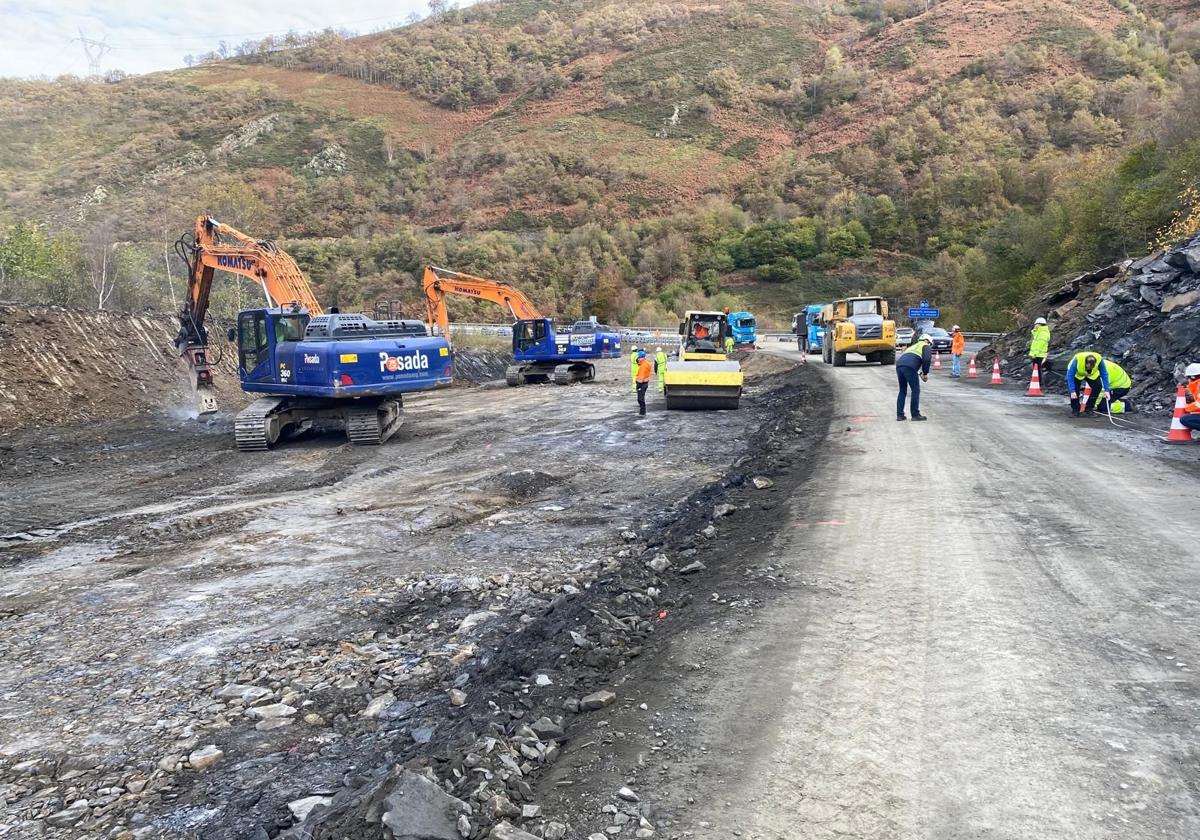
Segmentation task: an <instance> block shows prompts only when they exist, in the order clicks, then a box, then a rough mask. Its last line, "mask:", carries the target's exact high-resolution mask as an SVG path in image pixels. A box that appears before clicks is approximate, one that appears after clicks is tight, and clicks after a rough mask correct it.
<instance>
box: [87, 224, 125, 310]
mask: <svg viewBox="0 0 1200 840" xmlns="http://www.w3.org/2000/svg"><path fill="white" fill-rule="evenodd" d="M116 227H117V226H116V222H114V221H113V220H112V218H111V217H107V216H105V217H103V218H101V219H100V220H99V221H98V222H96V224H95V226H94V227H93V228H92V229H91V230H90V231H88V236H87V239H86V240H85V241H84V250H85V252H86V257H87V268H88V281H89V282H90V283H91V284H92V292H93V294H94V295H95V301H96V308H97V309H103V308H104V307H105V306H106V305H107V304H108V301H109V298H111V297H112V293H113V292H114V291H115V290H116V286H117V261H116V247H117V243H116Z"/></svg>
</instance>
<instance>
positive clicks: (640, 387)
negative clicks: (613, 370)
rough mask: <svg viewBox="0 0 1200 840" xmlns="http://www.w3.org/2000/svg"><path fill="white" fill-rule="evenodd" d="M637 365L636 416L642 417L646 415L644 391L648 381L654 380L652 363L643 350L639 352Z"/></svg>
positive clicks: (648, 384) (648, 383)
mask: <svg viewBox="0 0 1200 840" xmlns="http://www.w3.org/2000/svg"><path fill="white" fill-rule="evenodd" d="M637 363H638V366H637V377H636V381H637V398H638V414H643V415H644V414H645V413H646V389H647V388H649V387H650V380H651V379H653V378H654V362H652V361H650V359H649V357H648V356H647V355H646V351H645V350H639V351H638V354H637Z"/></svg>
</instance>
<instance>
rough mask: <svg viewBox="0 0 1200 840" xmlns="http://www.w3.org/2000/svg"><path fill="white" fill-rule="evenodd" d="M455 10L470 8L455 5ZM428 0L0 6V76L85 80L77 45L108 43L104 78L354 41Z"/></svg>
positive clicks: (90, 1) (49, 1)
mask: <svg viewBox="0 0 1200 840" xmlns="http://www.w3.org/2000/svg"><path fill="white" fill-rule="evenodd" d="M460 5H468V4H467V3H460ZM413 12H418V13H420V14H422V15H424V14H426V13H427V12H428V5H427V1H426V0H354V2H352V3H330V2H329V0H287V2H280V0H253V1H252V2H246V0H200V1H199V2H190V3H182V2H171V0H0V76H8V77H12V76H18V77H28V76H49V77H51V78H53V77H54V76H58V75H62V74H65V73H71V74H75V75H77V76H85V75H87V73H88V60H87V56H86V55H85V53H84V49H83V45H82V44H81V43H79V41H78V39H79V37H80V34H79V32H80V30H81V29H82V30H83V33H84V35H85V36H86V37H88V38H91V39H94V40H96V41H106V42H107V43H108V45H109V46H110V47H111V50H109V51H107V52H105V53H104V56H103V59H102V61H101V70H102V72H107V71H109V70H124V71H125V72H126V73H148V72H151V71H153V70H168V69H171V68H174V67H183V66H184V61H183V58H184V56H185V55H188V54H192V55H200V54H201V53H206V52H210V51H212V50H215V49H216V48H217V43H218V42H219V41H221V40H224V41H227V42H229V43H230V44H231V45H233V44H237V43H240V42H241V41H244V40H248V39H260V38H262V37H264V36H266V35H282V34H284V33H286V32H287V31H288V30H290V29H294V30H296V31H297V32H311V31H313V30H319V29H325V28H327V27H332V28H334V29H348V30H351V31H353V32H357V33H360V34H361V33H367V32H372V31H374V30H377V29H384V28H388V27H389V26H399V25H401V24H403V23H404V22H405V20H406V18H407V17H408V16H409V15H410V14H411V13H413Z"/></svg>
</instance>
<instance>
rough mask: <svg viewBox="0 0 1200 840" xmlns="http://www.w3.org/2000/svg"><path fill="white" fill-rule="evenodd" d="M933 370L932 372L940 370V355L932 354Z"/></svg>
mask: <svg viewBox="0 0 1200 840" xmlns="http://www.w3.org/2000/svg"><path fill="white" fill-rule="evenodd" d="M933 369H934V370H941V369H942V354H941V353H934V354H933Z"/></svg>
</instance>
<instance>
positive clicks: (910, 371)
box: [896, 335, 933, 420]
mask: <svg viewBox="0 0 1200 840" xmlns="http://www.w3.org/2000/svg"><path fill="white" fill-rule="evenodd" d="M931 343H932V339H930V337H929V336H928V335H922V336H921V337H920V338H918V339H917V340H916V341H914V342H913V343H912V345H911V346H910V347H909V348H908V349H907V350H905V351H904V352H903V353H902V354H901V355H900V358H899V359H897V360H896V381H897V384H898V385H899V387H900V392H899V394H897V395H896V419H897V420H907V419H908V418H907V417H905V416H904V398H905V397H906V396H907V395H908V394H909V393H910V392H911V393H912V397H911V406H912V419H914V420H925V419H926V417H925V415H923V414H922V413H921V380H924V381H925V382H928V381H929V365H930V363H931V362H932V361H933V351H932V350H931V349H930V344H931ZM918 377H919V378H918Z"/></svg>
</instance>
